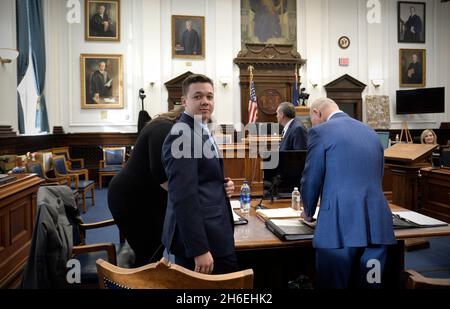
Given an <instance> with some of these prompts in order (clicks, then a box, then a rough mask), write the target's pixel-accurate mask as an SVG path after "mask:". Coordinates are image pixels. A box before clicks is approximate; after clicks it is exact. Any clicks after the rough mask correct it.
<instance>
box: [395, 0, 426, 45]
mask: <svg viewBox="0 0 450 309" xmlns="http://www.w3.org/2000/svg"><path fill="white" fill-rule="evenodd" d="M425 18H426V4H425V3H424V2H402V1H399V2H398V15H397V24H398V42H399V43H425Z"/></svg>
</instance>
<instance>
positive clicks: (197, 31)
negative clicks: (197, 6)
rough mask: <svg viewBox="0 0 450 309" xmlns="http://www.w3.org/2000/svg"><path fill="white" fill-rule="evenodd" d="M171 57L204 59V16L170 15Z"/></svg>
mask: <svg viewBox="0 0 450 309" xmlns="http://www.w3.org/2000/svg"><path fill="white" fill-rule="evenodd" d="M172 58H188V59H205V17H203V16H187V15H172Z"/></svg>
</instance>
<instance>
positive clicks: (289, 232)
mask: <svg viewBox="0 0 450 309" xmlns="http://www.w3.org/2000/svg"><path fill="white" fill-rule="evenodd" d="M256 215H257V216H258V217H259V218H260V219H262V220H263V221H264V222H265V224H266V227H267V228H268V229H269V230H270V231H271V232H272V233H274V234H275V235H276V236H277V237H278V238H280V239H281V240H285V241H290V240H307V239H312V238H313V236H314V225H313V224H310V223H307V222H304V221H303V219H302V218H301V211H300V210H294V209H293V208H290V207H286V208H273V209H258V210H256Z"/></svg>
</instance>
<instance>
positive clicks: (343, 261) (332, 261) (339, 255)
mask: <svg viewBox="0 0 450 309" xmlns="http://www.w3.org/2000/svg"><path fill="white" fill-rule="evenodd" d="M386 255H387V246H384V245H370V246H369V247H344V248H339V249H322V248H316V287H317V288H319V289H345V288H381V284H379V283H369V282H368V280H367V273H368V272H369V271H371V272H373V270H374V269H375V268H374V266H373V265H369V266H367V262H368V261H369V260H372V259H375V260H378V261H379V262H380V263H379V265H380V278H382V275H383V270H384V266H385V264H386ZM369 277H371V276H369Z"/></svg>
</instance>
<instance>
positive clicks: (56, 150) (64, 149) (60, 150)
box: [51, 147, 84, 170]
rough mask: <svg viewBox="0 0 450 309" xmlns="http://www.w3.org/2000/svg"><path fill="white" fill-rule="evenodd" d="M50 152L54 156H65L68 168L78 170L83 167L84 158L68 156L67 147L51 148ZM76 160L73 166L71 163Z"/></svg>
mask: <svg viewBox="0 0 450 309" xmlns="http://www.w3.org/2000/svg"><path fill="white" fill-rule="evenodd" d="M51 151H52V153H53V154H54V155H56V156H60V155H63V156H64V157H65V158H66V161H67V165H68V168H69V169H73V170H78V169H84V159H73V158H71V157H70V152H69V147H58V148H52V150H51ZM75 162H77V164H75V165H76V166H74V164H73V163H75Z"/></svg>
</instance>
